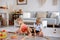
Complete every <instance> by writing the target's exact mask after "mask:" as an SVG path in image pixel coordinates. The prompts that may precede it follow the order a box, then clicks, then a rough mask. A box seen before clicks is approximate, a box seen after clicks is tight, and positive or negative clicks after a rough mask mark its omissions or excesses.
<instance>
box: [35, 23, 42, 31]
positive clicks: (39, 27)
mask: <svg viewBox="0 0 60 40" xmlns="http://www.w3.org/2000/svg"><path fill="white" fill-rule="evenodd" d="M41 27H42V24H38V25H37V24H36V23H34V28H35V30H37V31H40V29H41Z"/></svg>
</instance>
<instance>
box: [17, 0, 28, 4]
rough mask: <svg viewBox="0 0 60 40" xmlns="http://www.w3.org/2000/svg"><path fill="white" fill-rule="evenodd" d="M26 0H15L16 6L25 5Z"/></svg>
mask: <svg viewBox="0 0 60 40" xmlns="http://www.w3.org/2000/svg"><path fill="white" fill-rule="evenodd" d="M26 4H27V0H17V5H26Z"/></svg>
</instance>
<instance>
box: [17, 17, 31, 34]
mask: <svg viewBox="0 0 60 40" xmlns="http://www.w3.org/2000/svg"><path fill="white" fill-rule="evenodd" d="M17 22H18V23H19V25H20V28H19V29H18V30H17V32H18V33H20V34H30V30H29V27H28V26H27V25H26V24H24V22H23V20H22V19H21V18H18V19H17Z"/></svg>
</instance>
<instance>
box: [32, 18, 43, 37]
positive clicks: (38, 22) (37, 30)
mask: <svg viewBox="0 0 60 40" xmlns="http://www.w3.org/2000/svg"><path fill="white" fill-rule="evenodd" d="M41 26H42V24H41V20H40V18H37V19H36V23H34V29H33V30H32V33H34V35H39V36H41V37H42V36H43V33H42V29H41Z"/></svg>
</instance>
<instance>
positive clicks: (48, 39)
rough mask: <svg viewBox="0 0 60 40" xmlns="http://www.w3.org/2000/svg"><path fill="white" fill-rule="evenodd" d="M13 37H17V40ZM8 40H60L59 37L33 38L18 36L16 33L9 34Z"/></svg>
mask: <svg viewBox="0 0 60 40" xmlns="http://www.w3.org/2000/svg"><path fill="white" fill-rule="evenodd" d="M12 35H17V39H11V36H12ZM6 40H60V38H59V37H38V36H35V37H31V36H27V35H18V34H14V33H8V35H7V38H6Z"/></svg>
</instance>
